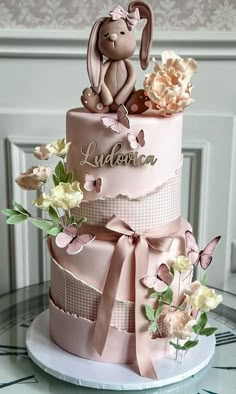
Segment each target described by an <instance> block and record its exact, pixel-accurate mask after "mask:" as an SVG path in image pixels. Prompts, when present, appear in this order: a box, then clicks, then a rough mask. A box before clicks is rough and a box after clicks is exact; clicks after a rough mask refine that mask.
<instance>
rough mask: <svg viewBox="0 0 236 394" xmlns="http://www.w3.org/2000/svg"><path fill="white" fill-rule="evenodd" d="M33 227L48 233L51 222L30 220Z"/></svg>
mask: <svg viewBox="0 0 236 394" xmlns="http://www.w3.org/2000/svg"><path fill="white" fill-rule="evenodd" d="M32 223H33V225H34V226H36V227H38V228H40V230H45V231H48V230H50V229H51V228H52V222H48V221H46V220H43V219H42V220H41V219H34V220H32Z"/></svg>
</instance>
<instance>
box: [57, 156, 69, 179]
mask: <svg viewBox="0 0 236 394" xmlns="http://www.w3.org/2000/svg"><path fill="white" fill-rule="evenodd" d="M55 174H56V176H57V178H58V181H59V182H66V176H67V174H66V172H65V168H64V164H63V162H62V161H59V162H58V163H57V165H56V167H55Z"/></svg>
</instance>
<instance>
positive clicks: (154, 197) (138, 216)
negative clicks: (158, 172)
mask: <svg viewBox="0 0 236 394" xmlns="http://www.w3.org/2000/svg"><path fill="white" fill-rule="evenodd" d="M181 172H182V171H181V169H178V170H177V171H176V175H175V177H173V178H171V179H169V181H167V182H166V183H165V184H163V185H162V186H161V187H159V188H158V189H157V190H155V191H154V192H153V193H150V194H148V195H146V196H144V197H140V198H138V199H129V198H128V197H126V196H122V195H120V196H117V197H115V198H109V197H108V198H106V199H97V200H91V201H83V202H82V203H81V204H80V207H79V208H76V209H74V210H73V214H74V215H75V217H76V219H77V218H81V217H82V216H84V217H86V218H87V220H88V223H89V224H91V225H95V226H105V224H106V223H107V222H108V220H109V219H110V218H111V217H112V216H113V215H116V216H117V217H119V218H120V219H121V220H123V221H125V222H126V223H128V224H129V225H130V227H132V228H133V229H135V231H138V232H143V231H145V230H147V229H150V228H157V227H159V226H162V225H165V224H167V223H169V222H171V221H172V220H174V219H176V218H177V217H179V216H180V210H181Z"/></svg>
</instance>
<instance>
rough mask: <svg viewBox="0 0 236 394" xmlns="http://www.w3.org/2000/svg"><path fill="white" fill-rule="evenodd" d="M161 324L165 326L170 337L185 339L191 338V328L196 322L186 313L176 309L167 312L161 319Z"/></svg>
mask: <svg viewBox="0 0 236 394" xmlns="http://www.w3.org/2000/svg"><path fill="white" fill-rule="evenodd" d="M163 323H164V324H165V325H166V327H167V330H168V335H169V336H170V337H172V338H178V339H187V338H189V337H191V335H192V327H193V325H194V324H196V321H195V320H193V319H192V318H191V317H190V316H189V315H188V313H187V312H184V311H181V310H179V309H177V310H176V311H171V312H168V313H167V314H166V315H165V317H164V319H163Z"/></svg>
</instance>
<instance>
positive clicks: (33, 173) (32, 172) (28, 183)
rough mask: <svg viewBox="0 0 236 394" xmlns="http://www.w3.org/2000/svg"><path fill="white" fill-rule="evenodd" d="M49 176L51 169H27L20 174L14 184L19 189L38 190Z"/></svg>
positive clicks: (42, 167)
mask: <svg viewBox="0 0 236 394" xmlns="http://www.w3.org/2000/svg"><path fill="white" fill-rule="evenodd" d="M50 174H51V169H50V168H49V167H44V166H40V167H37V166H33V167H31V168H29V169H28V170H27V171H26V172H22V173H21V174H20V175H19V176H18V178H16V183H17V185H18V186H20V187H21V189H24V190H36V189H39V188H40V187H41V186H42V185H43V183H45V182H46V181H47V179H48V178H49V176H50Z"/></svg>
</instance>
